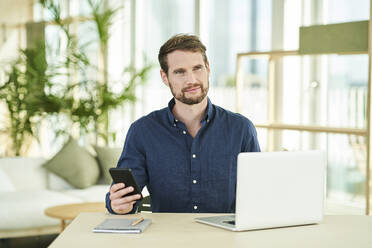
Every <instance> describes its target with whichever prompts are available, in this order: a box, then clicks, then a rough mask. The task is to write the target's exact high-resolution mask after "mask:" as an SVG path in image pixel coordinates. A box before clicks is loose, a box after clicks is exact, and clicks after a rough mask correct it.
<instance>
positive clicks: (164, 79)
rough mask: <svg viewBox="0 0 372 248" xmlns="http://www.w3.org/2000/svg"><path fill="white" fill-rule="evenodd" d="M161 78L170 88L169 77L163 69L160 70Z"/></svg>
mask: <svg viewBox="0 0 372 248" xmlns="http://www.w3.org/2000/svg"><path fill="white" fill-rule="evenodd" d="M160 77H161V80H162V81H163V83H164V84H165V85H166V86H168V87H169V82H168V75H167V73H165V72H164V71H163V70H162V69H160Z"/></svg>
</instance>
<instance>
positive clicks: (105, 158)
mask: <svg viewBox="0 0 372 248" xmlns="http://www.w3.org/2000/svg"><path fill="white" fill-rule="evenodd" d="M94 149H95V150H96V153H97V158H98V162H99V165H100V166H101V171H102V174H103V177H104V180H105V182H106V183H111V182H112V179H111V176H110V173H109V169H110V168H112V167H116V165H117V163H118V161H119V158H120V155H121V151H122V149H121V148H110V147H100V146H94Z"/></svg>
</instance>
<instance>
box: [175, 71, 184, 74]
mask: <svg viewBox="0 0 372 248" xmlns="http://www.w3.org/2000/svg"><path fill="white" fill-rule="evenodd" d="M183 73H184V72H183V71H176V74H179V75H181V74H183Z"/></svg>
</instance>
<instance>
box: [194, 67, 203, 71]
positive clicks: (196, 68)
mask: <svg viewBox="0 0 372 248" xmlns="http://www.w3.org/2000/svg"><path fill="white" fill-rule="evenodd" d="M201 69H202V67H201V66H198V67H195V68H194V71H200V70H201Z"/></svg>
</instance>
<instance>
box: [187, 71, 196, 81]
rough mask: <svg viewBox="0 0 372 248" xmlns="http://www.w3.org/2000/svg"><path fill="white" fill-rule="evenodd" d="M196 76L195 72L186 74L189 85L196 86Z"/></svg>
mask: <svg viewBox="0 0 372 248" xmlns="http://www.w3.org/2000/svg"><path fill="white" fill-rule="evenodd" d="M196 82H197V80H196V75H195V74H194V73H193V72H189V73H187V74H186V83H187V84H194V83H196Z"/></svg>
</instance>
